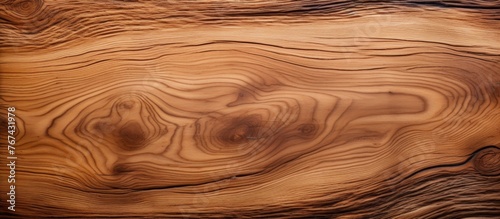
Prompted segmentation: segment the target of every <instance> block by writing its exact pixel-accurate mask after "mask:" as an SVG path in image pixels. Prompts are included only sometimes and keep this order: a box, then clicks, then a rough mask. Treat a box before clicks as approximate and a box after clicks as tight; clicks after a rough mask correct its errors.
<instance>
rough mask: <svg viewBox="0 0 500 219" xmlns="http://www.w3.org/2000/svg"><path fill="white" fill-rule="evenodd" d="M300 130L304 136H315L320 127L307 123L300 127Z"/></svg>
mask: <svg viewBox="0 0 500 219" xmlns="http://www.w3.org/2000/svg"><path fill="white" fill-rule="evenodd" d="M298 130H299V132H300V134H301V135H302V136H306V137H307V136H314V135H315V134H316V131H317V130H318V127H317V125H316V124H313V123H305V124H302V125H300V126H299V128H298Z"/></svg>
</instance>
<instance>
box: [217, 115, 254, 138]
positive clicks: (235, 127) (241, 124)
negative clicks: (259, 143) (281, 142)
mask: <svg viewBox="0 0 500 219" xmlns="http://www.w3.org/2000/svg"><path fill="white" fill-rule="evenodd" d="M260 126H261V118H260V116H258V115H251V116H246V117H243V118H234V119H232V120H230V121H229V122H228V123H227V124H226V127H225V128H224V129H223V130H222V131H221V133H220V134H219V139H220V140H221V141H222V142H224V143H227V144H243V143H247V142H249V141H252V140H256V139H257V138H258V134H259V130H260Z"/></svg>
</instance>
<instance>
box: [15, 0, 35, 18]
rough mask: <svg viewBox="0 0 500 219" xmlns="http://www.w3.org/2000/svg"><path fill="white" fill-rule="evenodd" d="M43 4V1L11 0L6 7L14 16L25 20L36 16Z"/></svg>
mask: <svg viewBox="0 0 500 219" xmlns="http://www.w3.org/2000/svg"><path fill="white" fill-rule="evenodd" d="M43 4H44V2H43V0H13V1H10V2H9V4H8V6H9V9H10V11H11V12H13V13H14V14H15V15H16V16H18V17H19V18H21V19H27V18H31V17H33V16H34V15H36V14H37V13H38V12H39V11H40V10H41V9H42V6H43Z"/></svg>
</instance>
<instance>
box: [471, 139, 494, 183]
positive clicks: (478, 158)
mask: <svg viewBox="0 0 500 219" xmlns="http://www.w3.org/2000/svg"><path fill="white" fill-rule="evenodd" d="M473 163H474V169H475V170H476V171H477V172H479V173H480V174H481V175H486V176H495V175H499V174H500V149H499V148H497V147H495V146H491V147H486V148H484V149H482V150H481V151H479V152H477V153H476V155H475V156H474V160H473Z"/></svg>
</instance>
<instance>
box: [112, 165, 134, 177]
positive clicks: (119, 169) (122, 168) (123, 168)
mask: <svg viewBox="0 0 500 219" xmlns="http://www.w3.org/2000/svg"><path fill="white" fill-rule="evenodd" d="M130 172H133V170H132V169H131V168H130V165H126V164H116V165H115V166H113V169H112V170H111V173H112V174H113V175H124V174H127V173H130Z"/></svg>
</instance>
